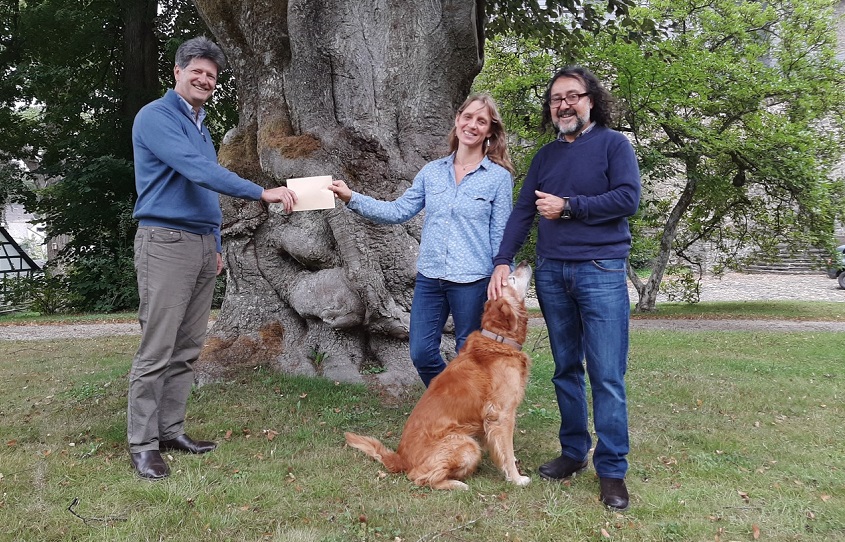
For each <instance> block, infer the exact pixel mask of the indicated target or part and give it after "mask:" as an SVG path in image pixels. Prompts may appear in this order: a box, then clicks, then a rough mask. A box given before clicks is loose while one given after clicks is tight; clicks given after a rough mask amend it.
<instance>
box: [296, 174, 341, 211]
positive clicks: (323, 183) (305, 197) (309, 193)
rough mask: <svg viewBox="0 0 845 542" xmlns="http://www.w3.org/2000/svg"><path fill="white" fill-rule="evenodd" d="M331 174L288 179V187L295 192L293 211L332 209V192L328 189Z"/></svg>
mask: <svg viewBox="0 0 845 542" xmlns="http://www.w3.org/2000/svg"><path fill="white" fill-rule="evenodd" d="M331 184H332V177H331V175H320V176H319V177H298V178H295V179H288V188H290V189H291V190H293V191H294V192H296V204H295V205H294V206H293V210H294V211H314V210H317V209H334V192H332V191H331V190H329V185H331Z"/></svg>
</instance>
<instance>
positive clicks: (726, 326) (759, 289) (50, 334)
mask: <svg viewBox="0 0 845 542" xmlns="http://www.w3.org/2000/svg"><path fill="white" fill-rule="evenodd" d="M629 293H630V296H631V301H632V302H634V301H636V300H637V295H636V292H635V291H634V290H633V288H629ZM701 300H702V301H766V300H778V301H784V300H802V301H834V302H845V290H841V289H839V286H838V284H837V282H836V281H835V280H832V279H829V278H827V276H826V275H823V274H812V275H808V274H796V275H759V274H744V273H727V274H725V275H724V276H723V277H722V279H716V278H713V277H706V278H705V279H704V280H703V281H702V286H701ZM660 301H666V299H665V297H664V296H658V302H660ZM528 304H529V306H533V307H536V306H537V301H536V299H529V300H528ZM535 320H536V322H535V323H536V324H537V325H540V324H541V323H542V319H539V318H537V319H535ZM631 327H632V328H633V329H669V330H700V331H706V330H755V329H760V330H770V331H771V330H783V331H826V332H835V331H842V332H845V322H808V321H800V322H799V321H783V320H779V321H772V320H679V319H665V320H663V319H651V318H649V319H633V320H632V321H631ZM139 333H140V327H139V325H138V323H137V322H129V323H90V324H61V325H46V324H45V325H14V324H0V340H17V341H39V340H47V339H57V338H77V339H79V338H89V337H99V336H106V335H137V334H139Z"/></svg>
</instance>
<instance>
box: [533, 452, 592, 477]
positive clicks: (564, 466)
mask: <svg viewBox="0 0 845 542" xmlns="http://www.w3.org/2000/svg"><path fill="white" fill-rule="evenodd" d="M586 468H587V460H586V459H585V460H584V461H575V460H574V459H572V458H569V457H566V456H565V455H562V456H560V457H558V458H557V459H552V460H551V461H549V462H548V463H545V464H543V465H540V468H539V469H537V472H539V473H540V477H541V478H545V479H546V480H566V479H567V478H570V477H572V476H574V475H575V474H577V473H579V472H581V471H582V470H584V469H586Z"/></svg>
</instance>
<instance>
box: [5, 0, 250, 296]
mask: <svg viewBox="0 0 845 542" xmlns="http://www.w3.org/2000/svg"><path fill="white" fill-rule="evenodd" d="M143 1H144V3H145V4H147V7H145V8H142V9H135V8H137V6H136V5H135V3H129V2H125V1H122V0H92V1H90V2H66V1H64V0H34V1H28V2H4V3H3V4H2V6H0V13H2V14H3V15H4V17H3V21H4V23H5V24H4V26H3V27H2V28H0V72H1V73H2V74H3V77H2V78H0V104H2V105H3V107H2V109H0V131H2V133H3V134H4V137H3V138H0V162H7V161H12V160H14V161H23V162H25V163H26V164H27V165H28V167H29V172H28V173H27V172H24V171H23V170H22V169H21V168H20V167H19V166H18V165H16V164H17V163H19V162H16V163H15V164H12V165H9V166H4V167H2V168H0V203H3V202H4V201H11V200H18V201H23V202H24V204H25V206H26V208H27V210H28V211H29V212H32V213H35V214H36V215H37V216H38V217H39V218H40V219H42V220H44V221H45V222H46V223H47V227H48V234H49V235H50V236H58V235H67V236H68V237H69V238H70V242H69V244H68V245H67V246H66V248H65V249H64V250H63V251H62V253H61V255H60V260H59V261H58V262H52V265H53V266H54V268H55V270H56V271H57V272H58V270H59V269H61V270H62V272H64V273H65V274H66V277H67V286H68V288H70V296H69V299H68V302H69V304H70V307H69V308H71V309H74V310H119V309H126V308H130V307H132V306H134V305H135V304H136V303H137V292H135V290H136V285H135V275H134V271H133V268H132V238H133V235H134V230H135V226H136V225H135V223H134V220H133V219H132V216H131V215H132V208H133V205H134V200H135V183H134V173H133V169H132V158H133V156H132V142H131V128H132V121H133V119H134V115H135V113H136V112H137V109H135V110H132V107H136V108H138V107H140V106H141V105H143V103H144V102H139V101H137V99H136V98H137V95H138V94H139V93H140V95H142V96H143V97H144V99H145V100H146V101H149V100H151V99H154V98H156V97H158V96H160V95H161V94H162V93H163V92H164V90H165V89H166V88H168V87H169V86H171V85H172V81H173V58H174V55H175V51H176V48H177V47H178V46H179V45H180V44H181V43H182V42H183V41H184V40H185V39H187V38H188V37H192V36H195V35H198V34H209V32H208V30H207V28H206V27H205V25H204V23H203V22H202V20H201V19H200V18H199V15H198V13H197V11H196V8H195V7H194V5H193V4H192V3H191V2H190V1H189V0H163V1H162V2H158V3H156V2H153V4H158V5H157V8H158V9H156V6H149V4H150V0H143ZM150 8H152V9H150ZM139 17H140V18H143V17H148V20H139V19H137V18H139ZM133 18H135V19H133ZM132 25H134V27H145V25H147V26H153V27H154V29H155V31H156V32H157V41H158V48H157V50H156V49H155V48H153V49H151V50H150V51H146V50H144V49H143V48H140V47H135V46H136V45H137V44H134V43H129V42H127V39H128V38H127V32H126V30H127V28H129V27H130V26H132ZM145 53H147V54H151V55H152V58H150V59H137V60H138V62H137V64H138V65H144V63H145V62H147V61H148V62H149V63H151V64H152V65H153V66H157V67H158V73H159V77H158V81H157V82H156V81H153V85H152V87H153V88H140V89H139V88H135V86H134V85H135V84H136V83H137V78H132V77H126V74H127V65H134V64H135V62H134V59H132V58H131V56H130V57H129V60H131V61H132V62H129V61H127V55H136V56H137V55H142V54H145ZM130 75H131V74H130ZM130 85H133V86H132V87H130ZM215 102H216V103H217V104H219V106H215V107H212V108H210V115H209V120H208V124H209V128H210V130H211V131H212V134H213V137H216V138H218V139H217V140H218V141H219V138H220V137H222V135H223V132H224V131H225V130H226V129H228V128H229V127H231V126H232V125H233V124H235V123H236V122H237V113H236V101H235V98H234V92H233V90H232V88H231V85H227V83H226V76H225V75H224V77H223V78H222V80H221V90H220V92H218V93H217V96H216V97H215Z"/></svg>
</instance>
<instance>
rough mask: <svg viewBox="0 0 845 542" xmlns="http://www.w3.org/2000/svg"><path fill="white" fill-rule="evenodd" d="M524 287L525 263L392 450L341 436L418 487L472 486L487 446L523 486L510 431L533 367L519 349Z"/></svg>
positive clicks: (487, 309)
mask: <svg viewBox="0 0 845 542" xmlns="http://www.w3.org/2000/svg"><path fill="white" fill-rule="evenodd" d="M529 282H531V267H530V266H529V265H528V264H527V263H525V262H522V263H520V264H519V265H518V266H517V268H516V270H515V271H514V272H513V273H511V274H510V276H509V277H508V285H507V286H506V287H504V288H503V289H502V296H501V297H499V299H496V300H489V301H487V303H486V305H485V306H484V314H483V315H482V317H481V328H482V329H481V330H480V331H475V332H473V333H472V334H470V336H469V337H467V340H466V342H465V343H464V346H463V348H462V349H461V351H460V352H459V353H458V356H457V357H456V358H455V359H453V360H452V361H451V362H450V363H449V364H448V365H447V366H446V369H445V370H444V371H443V372H442V373H440V374H439V375H438V376H437V377H436V378H435V379H434V380H432V381H431V384H430V385H429V387H428V389H427V390H426V391H425V393H424V394H423V396H422V397H421V398H420V400H419V402H418V403H417V405H416V406H415V407H414V410H413V411H412V412H411V416H410V417H409V418H408V421H407V422H406V423H405V429H404V430H403V431H402V438H401V440H400V441H399V447H398V448H397V449H396V451H395V452H394V451H392V450H390V449H389V448H387V447H386V446H385V445H384V444H382V443H381V442H379V441H378V440H377V439H375V438H372V437H364V436H361V435H356V434H354V433H345V437H346V442H347V444H349V445H350V446H352V447H353V448H358V449H359V450H361V451H362V452H364V453H365V454H367V455H369V456H370V457H372V458H373V459H375V460H377V461H380V462H381V463H382V464H384V466H385V467H387V470H389V471H390V472H393V473H398V472H404V473H406V474H407V476H408V478H410V479H411V481H413V482H414V483H415V484H417V485H420V486H425V485H428V486H430V487H432V488H434V489H469V486H467V485H466V484H465V483H464V482H462V480H465V479H466V478H467V476H469V475H470V474H472V473H473V472H475V470H476V468H477V467H478V464H479V463H480V462H481V449H482V446H484V447H485V448H486V449H487V451H488V453H489V454H490V458H491V459H492V460H493V463H495V464H496V466H497V467H499V468H500V469H501V470H502V472H503V473H504V475H505V479H506V480H507V481H509V482H513V483H515V484H516V485H518V486H524V485H527V484H528V483H529V482H530V481H531V479H530V478H529V477H528V476H522V475H521V474H520V473H519V470H518V469H517V467H516V458H515V457H514V452H513V431H514V425H515V424H516V409H517V407H518V406H519V404H520V403H521V402H522V398H523V396H524V395H525V385H526V382H527V381H528V371H529V368H530V365H531V360H530V358H529V357H528V355H526V354H525V353H524V352H522V343H524V342H525V337H526V335H527V333H528V313H527V311H526V310H525V293H526V291H527V290H528V284H529ZM479 440H480V441H481V442H480V443H479Z"/></svg>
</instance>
